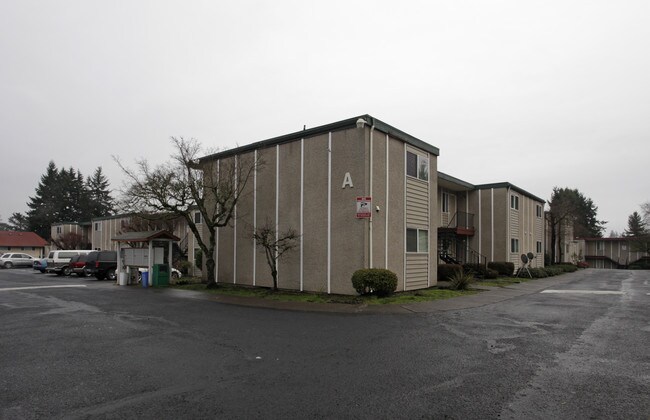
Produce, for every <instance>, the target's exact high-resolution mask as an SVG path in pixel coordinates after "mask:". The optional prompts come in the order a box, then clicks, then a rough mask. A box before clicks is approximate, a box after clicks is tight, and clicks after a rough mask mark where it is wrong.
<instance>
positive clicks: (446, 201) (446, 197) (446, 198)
mask: <svg viewBox="0 0 650 420" xmlns="http://www.w3.org/2000/svg"><path fill="white" fill-rule="evenodd" d="M442 212H443V213H449V193H448V192H444V191H443V193H442Z"/></svg>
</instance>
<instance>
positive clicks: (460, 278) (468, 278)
mask: <svg viewBox="0 0 650 420" xmlns="http://www.w3.org/2000/svg"><path fill="white" fill-rule="evenodd" d="M473 280H474V276H473V275H472V274H470V273H465V272H463V270H460V271H455V272H454V274H452V276H451V277H450V278H449V281H451V284H450V286H449V287H450V288H451V289H452V290H466V289H467V288H469V285H470V284H471V283H472V281H473Z"/></svg>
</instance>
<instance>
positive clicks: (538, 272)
mask: <svg viewBox="0 0 650 420" xmlns="http://www.w3.org/2000/svg"><path fill="white" fill-rule="evenodd" d="M520 270H521V269H520ZM524 271H525V270H524ZM528 271H529V272H530V275H531V276H533V278H534V279H543V278H544V277H548V273H547V272H546V269H544V268H541V267H531V268H529V269H528Z"/></svg>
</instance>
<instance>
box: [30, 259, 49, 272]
mask: <svg viewBox="0 0 650 420" xmlns="http://www.w3.org/2000/svg"><path fill="white" fill-rule="evenodd" d="M33 267H34V270H37V271H40V272H41V273H45V270H46V268H47V258H37V259H35V260H34V264H33Z"/></svg>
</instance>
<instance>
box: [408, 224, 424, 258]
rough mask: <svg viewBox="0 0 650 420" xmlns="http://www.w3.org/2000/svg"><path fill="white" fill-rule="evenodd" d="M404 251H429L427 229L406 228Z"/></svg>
mask: <svg viewBox="0 0 650 420" xmlns="http://www.w3.org/2000/svg"><path fill="white" fill-rule="evenodd" d="M406 252H422V253H427V252H429V231H428V230H426V229H406Z"/></svg>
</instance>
